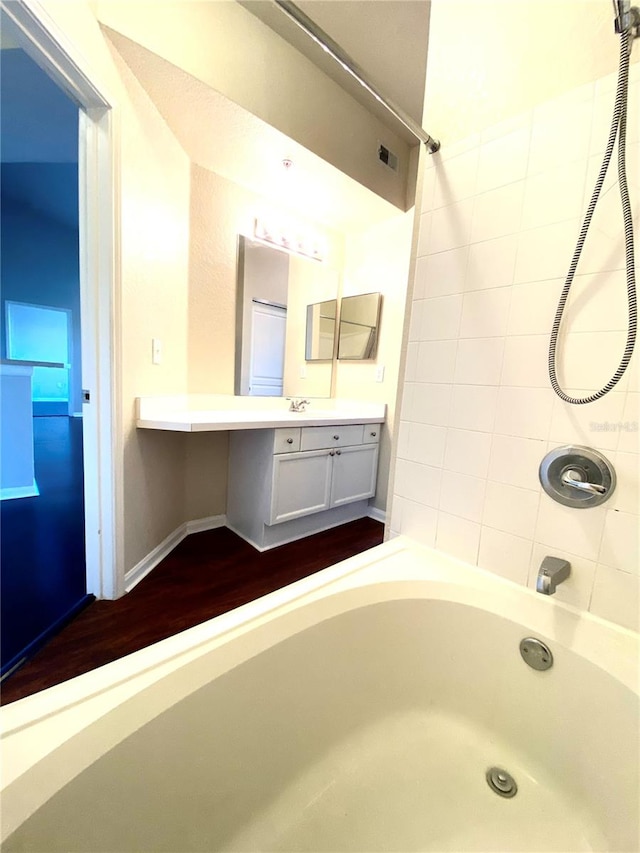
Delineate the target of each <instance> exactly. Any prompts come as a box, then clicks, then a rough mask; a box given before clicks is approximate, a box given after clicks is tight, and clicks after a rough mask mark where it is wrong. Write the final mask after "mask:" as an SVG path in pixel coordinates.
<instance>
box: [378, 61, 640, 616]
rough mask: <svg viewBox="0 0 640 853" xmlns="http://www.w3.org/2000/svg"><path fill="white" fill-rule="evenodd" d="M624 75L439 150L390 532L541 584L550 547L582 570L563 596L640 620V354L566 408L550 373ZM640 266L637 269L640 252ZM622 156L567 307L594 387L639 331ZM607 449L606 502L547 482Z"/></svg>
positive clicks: (425, 228)
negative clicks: (556, 455) (553, 461)
mask: <svg viewBox="0 0 640 853" xmlns="http://www.w3.org/2000/svg"><path fill="white" fill-rule="evenodd" d="M614 87H615V80H614V78H613V77H607V78H605V79H603V80H599V81H597V82H596V83H594V84H592V85H588V86H582V87H580V88H579V89H577V90H575V91H574V92H569V93H568V94H566V95H563V96H562V97H560V98H557V99H555V100H554V101H551V102H548V103H545V104H543V105H541V106H540V107H537V108H536V109H534V110H532V111H531V112H529V113H526V114H522V115H519V116H516V117H514V118H513V119H511V120H509V121H506V122H502V123H501V124H500V125H498V126H496V127H494V128H487V129H486V130H485V131H484V132H483V133H482V134H481V135H480V134H476V135H475V136H474V137H473V138H469V139H466V140H462V141H461V142H460V143H456V145H455V146H452V147H451V148H450V149H449V150H447V149H446V148H444V149H443V150H442V151H441V152H440V153H439V154H437V155H435V156H434V157H433V158H431V160H430V162H429V164H428V166H427V171H426V174H425V181H424V193H423V212H422V216H421V223H420V228H421V230H420V237H419V241H418V258H417V263H416V284H415V291H414V302H413V305H412V323H411V332H410V343H409V349H408V359H407V368H406V375H405V385H404V394H403V409H402V430H401V440H400V445H399V449H398V459H397V463H396V481H395V482H396V484H395V496H394V504H393V513H392V521H391V528H392V532H393V533H404V534H407V535H409V536H412V537H414V538H416V539H418V540H420V541H421V542H423V543H425V544H428V545H435V547H437V548H439V549H441V550H444V551H447V552H448V553H451V554H453V555H455V556H458V557H461V558H463V559H465V560H468V561H470V562H472V563H475V564H477V565H479V566H481V567H482V568H484V569H488V570H490V571H494V572H496V573H497V574H500V575H502V576H504V577H507V578H510V579H511V580H513V581H515V582H517V583H521V584H528V585H529V586H530V587H531V586H535V577H536V573H537V570H538V566H539V565H540V562H541V561H542V559H543V557H544V556H545V555H546V554H555V555H557V556H561V557H566V558H567V559H569V560H570V561H571V562H572V565H573V574H572V576H571V578H570V580H569V581H567V582H566V584H563V585H562V586H561V587H560V588H559V590H558V592H557V593H556V595H557V600H559V601H564V602H565V603H567V604H570V605H572V606H574V607H577V608H579V609H582V610H590V611H592V612H593V613H595V614H596V615H599V616H602V617H603V618H606V619H611V620H613V621H616V622H619V623H620V624H622V625H625V626H627V627H631V628H636V629H637V628H638V612H639V611H638V591H639V584H640V569H639V566H638V562H639V558H638V537H639V518H638V480H639V473H638V472H639V465H640V446H639V435H640V434H639V433H638V422H639V420H640V402H639V396H640V395H638V393H637V391H638V367H637V365H638V360H639V358H640V357H639V356H638V353H637V352H636V354H635V355H634V358H633V363H632V366H631V368H630V370H628V371H627V374H626V375H625V377H623V379H622V381H621V382H620V383H619V384H618V385H617V386H616V389H615V391H613V392H612V393H610V394H608V395H607V396H606V397H604V398H603V399H601V400H599V401H598V402H596V403H593V404H590V405H586V406H570V405H568V404H566V403H563V402H562V401H561V400H560V399H559V398H558V397H556V396H555V394H554V393H553V391H552V390H551V388H550V386H549V379H548V375H547V350H548V344H549V332H550V329H551V324H552V321H553V317H554V314H555V309H556V305H557V301H558V296H559V293H560V290H561V288H562V285H563V281H564V275H565V273H566V270H567V267H568V265H569V262H570V259H571V256H572V253H573V250H574V246H575V241H576V236H577V233H578V230H579V228H580V223H581V217H582V215H583V211H584V209H585V207H586V204H587V203H588V200H589V198H590V195H591V192H592V188H593V183H594V179H595V175H597V173H598V170H599V168H600V162H601V153H602V151H603V149H604V145H605V142H606V137H607V132H608V127H609V122H610V116H611V109H612V103H613V92H614ZM639 106H640V64H636V65H633V66H632V69H631V91H630V98H629V118H628V158H627V164H628V178H629V184H630V190H631V193H632V201H633V205H634V220H635V224H636V233H637V223H638V222H639V221H640V141H639V140H640V111H639ZM636 266H637V264H636ZM625 298H626V297H625V275H624V251H623V243H622V224H621V215H620V206H619V199H618V196H617V192H616V188H615V163H614V164H612V167H611V168H610V172H609V174H608V176H607V179H606V181H605V185H604V189H603V195H602V200H601V202H600V203H599V204H598V207H597V208H596V215H595V217H594V221H593V224H592V227H591V230H590V232H589V238H588V240H587V246H586V248H585V252H584V257H583V259H582V261H581V263H580V266H579V267H578V274H577V276H576V279H575V285H574V290H573V292H572V296H571V299H570V301H569V303H568V306H567V311H566V318H565V322H564V325H563V335H562V339H561V348H560V358H559V366H560V371H559V372H560V376H561V379H562V381H563V382H564V383H565V384H566V385H567V387H568V390H569V392H570V393H575V394H577V395H584V394H585V393H587V392H590V391H593V390H596V389H597V388H598V387H599V386H600V385H601V384H604V382H605V381H607V380H608V378H609V377H610V376H611V374H612V373H613V371H614V370H615V368H616V367H617V364H618V361H619V359H620V356H621V353H622V350H623V347H624V340H625V335H626V322H627V319H626V302H625ZM569 443H572V444H584V445H589V446H591V447H595V448H597V449H599V450H601V451H602V452H603V453H604V454H605V455H606V456H608V458H609V459H610V460H611V461H612V462H613V464H614V466H615V468H616V471H617V474H618V487H617V490H616V492H615V494H614V495H613V497H612V498H611V500H610V501H609V502H607V503H605V504H603V505H602V507H600V508H597V509H593V510H575V509H568V508H566V507H563V506H560V505H559V504H557V503H554V502H553V501H552V500H551V499H550V498H549V497H548V496H547V495H546V494H545V493H544V492H543V491H542V490H541V488H540V484H539V482H538V477H537V471H538V466H539V464H540V461H541V459H542V457H543V456H544V454H545V453H546V452H547V451H548V450H550V449H551V448H553V447H558V446H559V445H562V444H569Z"/></svg>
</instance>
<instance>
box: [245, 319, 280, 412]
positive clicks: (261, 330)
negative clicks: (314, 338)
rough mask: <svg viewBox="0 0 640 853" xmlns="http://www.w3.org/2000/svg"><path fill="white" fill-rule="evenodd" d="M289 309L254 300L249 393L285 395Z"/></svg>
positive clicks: (266, 395)
mask: <svg viewBox="0 0 640 853" xmlns="http://www.w3.org/2000/svg"><path fill="white" fill-rule="evenodd" d="M286 325H287V309H286V308H283V307H280V306H278V305H267V304H264V303H262V302H254V303H253V305H252V309H251V356H250V368H249V371H250V372H249V395H250V396H251V397H281V396H282V386H283V381H284V341H285V334H286Z"/></svg>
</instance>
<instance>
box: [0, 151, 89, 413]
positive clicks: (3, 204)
mask: <svg viewBox="0 0 640 853" xmlns="http://www.w3.org/2000/svg"><path fill="white" fill-rule="evenodd" d="M0 179H1V182H2V183H1V185H0V186H1V193H0V215H1V216H2V263H1V267H0V273H1V281H2V312H1V313H2V318H1V337H2V347H3V348H2V357H3V358H4V357H6V349H5V347H6V311H5V302H6V300H10V301H15V302H28V303H31V304H34V305H50V306H53V307H54V308H69V309H71V312H72V318H73V321H72V322H73V333H72V346H73V351H72V358H71V375H70V386H71V410H72V411H74V412H81V411H82V371H81V338H80V272H79V261H78V226H77V220H78V201H77V199H78V168H77V166H76V165H75V164H69V163H3V164H2V172H1V176H0ZM29 183H32V184H34V185H37V186H38V191H39V192H41V193H42V194H43V195H46V196H47V197H48V198H50V199H53V198H59V199H60V203H61V206H64V207H65V208H69V209H71V208H73V209H75V220H76V224H75V228H73V227H70V226H69V225H68V224H66V223H63V222H62V221H56V220H55V219H53V218H51V217H50V216H48V215H46V214H45V213H44V212H42V211H40V210H37V209H35V208H34V207H33V206H32V205H31V204H29V203H26V202H25V201H23V200H20V195H21V194H22V189H23V187H24V186H25V185H27V186H28V185H29ZM29 195H30V194H29V193H28V192H24V196H29ZM31 197H33V194H31ZM68 213H69V211H67V214H66V215H65V217H64V218H65V220H66V221H67V222H68V221H69V215H68Z"/></svg>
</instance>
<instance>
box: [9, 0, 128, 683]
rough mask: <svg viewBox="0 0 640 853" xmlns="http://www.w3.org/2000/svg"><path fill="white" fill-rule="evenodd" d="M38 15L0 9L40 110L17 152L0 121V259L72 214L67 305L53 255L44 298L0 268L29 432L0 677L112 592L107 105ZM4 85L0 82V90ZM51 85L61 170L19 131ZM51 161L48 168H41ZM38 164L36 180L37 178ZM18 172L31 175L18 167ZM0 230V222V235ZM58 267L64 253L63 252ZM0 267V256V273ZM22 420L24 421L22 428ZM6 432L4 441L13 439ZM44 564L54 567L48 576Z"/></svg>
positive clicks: (34, 243) (27, 250)
mask: <svg viewBox="0 0 640 853" xmlns="http://www.w3.org/2000/svg"><path fill="white" fill-rule="evenodd" d="M40 14H41V13H40V12H39V11H38V10H36V9H34V8H33V4H30V3H26V2H22V0H13V2H10V3H5V2H2V3H0V15H1V17H2V20H1V24H2V48H3V51H2V53H3V65H4V64H5V63H4V58H5V56H4V54H5V49H8V50H9V51H11V52H12V53H13V57H14V60H15V61H18V62H20V63H23V65H24V66H25V67H28V68H29V69H30V71H29V73H32V74H33V75H35V76H37V75H38V74H39V75H41V79H42V80H43V82H44V85H45V87H46V86H48V87H49V89H48V92H47V94H46V95H45V96H44V102H43V101H42V99H41V100H40V102H39V103H38V104H37V105H36V108H33V104H32V108H31V109H30V110H27V111H25V115H23V120H24V121H27V122H29V121H31V122H32V125H31V128H30V132H28V133H27V141H26V142H24V140H23V141H20V140H19V139H18V138H17V135H14V134H13V133H12V134H6V133H5V130H6V128H7V126H11V128H12V131H13V130H15V131H16V134H17V123H16V122H12V123H11V125H8V122H7V114H6V112H5V111H4V110H3V113H4V114H3V125H4V126H3V140H2V141H3V155H4V154H5V153H6V152H5V148H6V147H7V146H9V145H10V144H14V146H15V150H14V152H13V155H12V157H11V158H9V157H4V156H3V159H4V160H7V161H10V162H11V165H12V166H14V165H15V169H14V170H13V171H14V173H13V174H12V176H11V180H10V181H8V182H7V184H6V185H5V182H4V180H3V190H4V189H5V186H6V187H7V188H8V189H9V190H11V192H12V193H13V199H12V200H11V204H13V205H14V207H13V212H15V209H16V207H15V201H16V194H17V195H18V196H19V201H20V202H21V213H22V214H24V216H25V217H26V218H27V219H29V218H30V224H29V225H28V226H27V227H26V228H25V229H24V231H23V236H24V237H25V241H24V245H21V247H20V252H18V251H17V247H16V246H12V245H11V242H10V241H7V242H5V239H4V238H5V234H4V233H3V244H4V245H3V249H4V248H5V246H7V245H8V246H11V247H12V248H14V249H16V251H14V252H13V262H22V263H24V264H26V265H28V264H29V262H30V261H32V260H33V257H35V256H36V255H38V256H39V257H40V258H42V257H44V256H45V252H44V244H46V243H47V234H48V229H49V230H50V229H51V228H54V230H55V228H56V227H58V226H60V228H62V227H64V228H65V230H66V231H67V232H68V231H69V228H68V227H67V226H68V225H69V222H64V219H65V217H69V216H71V217H72V218H73V217H75V221H76V228H75V234H74V236H73V237H72V239H71V241H70V242H72V243H73V245H74V252H73V262H72V263H71V265H70V266H71V267H73V268H74V270H75V284H76V293H77V298H76V301H75V303H74V304H73V305H71V306H69V305H61V304H60V299H59V298H58V296H59V295H58V296H56V297H55V298H53V292H54V290H55V288H53V289H51V290H49V298H48V296H47V290H46V287H47V283H48V284H49V285H51V283H52V280H53V278H54V277H55V275H54V271H55V270H56V269H58V270H59V265H57V264H54V263H53V260H54V258H53V257H52V258H51V259H50V261H49V263H48V264H46V263H44V264H43V266H42V268H41V269H40V270H39V272H38V274H37V276H36V278H37V279H38V280H39V286H40V287H41V289H42V290H43V291H44V292H41V293H39V294H38V296H37V298H33V296H32V295H29V294H28V293H26V292H19V293H18V294H16V293H15V292H13V293H12V294H11V298H10V299H8V300H6V299H5V297H6V296H7V294H6V292H5V288H4V285H5V274H8V268H5V269H3V302H5V303H6V302H7V301H8V302H9V303H11V304H9V305H7V304H5V305H3V310H2V337H3V341H2V352H1V353H0V355H1V356H2V360H3V364H2V374H3V376H2V379H3V381H2V386H3V395H4V393H5V389H6V388H10V390H11V392H12V393H14V392H15V394H16V396H15V399H17V400H20V401H21V404H22V405H24V400H25V394H24V393H23V389H22V385H27V384H28V389H29V393H28V395H26V400H27V405H28V407H29V409H30V411H29V415H30V417H29V419H28V421H29V424H30V428H31V430H32V435H31V436H30V437H28V438H29V439H30V440H27V441H23V450H24V449H25V448H27V449H30V453H31V457H32V461H31V465H32V471H33V472H34V476H33V482H32V486H31V493H30V494H29V496H26V493H24V495H20V494H15V495H13V496H9V499H7V500H3V501H0V509H1V510H2V514H3V519H2V520H3V527H2V548H3V558H4V559H3V563H2V573H3V576H2V584H3V590H2V591H3V620H2V623H3V624H2V628H3V644H2V675H3V677H6V675H8V674H10V673H11V671H13V670H14V669H15V668H16V667H17V666H19V665H20V664H21V662H22V660H23V659H24V658H26V657H29V656H30V655H31V654H32V653H34V652H35V651H37V649H38V648H39V647H40V645H42V644H43V643H44V642H45V641H46V640H47V639H48V638H49V637H50V636H51V635H52V634H53V633H55V631H56V630H58V629H59V628H60V627H61V626H62V624H64V622H65V621H66V620H67V619H69V618H70V617H71V616H73V615H74V613H75V612H77V610H78V609H79V608H81V607H82V606H83V605H84V604H85V603H86V601H87V600H88V599H90V598H93V597H94V596H95V597H99V598H113V597H117V595H118V594H122V588H121V587H122V582H121V581H120V582H119V578H120V577H121V576H122V574H123V572H122V565H121V561H120V559H119V557H120V553H121V545H120V539H121V531H120V529H119V528H118V530H116V527H117V525H116V518H117V517H118V513H119V511H120V506H121V500H120V491H119V489H120V483H119V478H118V477H117V476H116V475H115V472H114V456H116V458H119V457H118V451H119V445H118V442H117V441H116V440H115V435H116V432H115V429H114V425H115V423H116V422H117V421H116V417H117V406H116V401H117V393H116V391H117V381H116V380H117V372H116V369H115V368H116V365H115V364H113V363H112V356H111V353H112V349H113V344H112V342H113V329H112V320H111V317H112V310H113V300H114V290H115V285H116V272H117V269H118V264H117V255H116V254H115V252H114V248H115V242H114V231H115V228H114V224H113V218H114V217H113V213H114V209H115V207H116V204H115V198H114V189H113V176H112V132H111V116H110V105H109V103H108V101H107V100H106V99H105V98H104V97H103V96H102V95H101V94H100V93H99V90H98V89H97V88H96V86H95V84H94V82H93V81H91V80H90V79H89V78H88V77H87V76H86V75H85V74H84V73H83V72H82V70H81V66H82V59H81V58H80V57H77V56H71V55H70V54H69V52H68V51H69V50H71V51H72V52H73V51H74V48H73V46H71V45H69V42H68V39H67V38H66V35H65V33H63V32H62V31H59V30H57V27H56V24H55V22H54V21H53V20H52V19H51V18H50V17H49V16H46V22H45V21H44V20H42V19H41V18H40V17H39V15H40ZM42 14H44V13H42ZM62 43H64V44H65V45H66V46H67V49H66V50H63V48H62V47H61V44H62ZM29 63H30V64H29ZM3 71H5V69H4V68H3ZM9 79H10V78H8V77H7V75H6V74H5V73H3V75H2V84H3V88H5V87H6V85H7V83H8V81H9ZM51 87H53V89H54V90H55V97H56V98H58V99H59V103H62V101H63V100H66V101H67V103H68V107H69V110H70V113H71V114H72V115H73V116H74V120H73V131H72V132H73V135H74V138H75V151H74V157H73V162H71V158H67V159H64V158H60V157H58V159H57V160H54V159H53V158H49V159H48V160H47V159H45V158H42V159H41V160H40V161H38V159H37V158H36V157H34V146H35V144H36V143H37V142H41V141H43V140H41V139H40V138H39V134H38V133H34V132H33V122H34V120H35V119H36V118H38V119H40V118H42V115H43V114H44V113H46V112H47V109H46V108H47V106H49V101H50V99H51V98H52V88H51ZM3 94H4V93H3ZM41 98H42V96H41ZM4 106H5V104H3V107H4ZM14 106H15V105H14ZM24 121H23V123H24ZM67 129H68V126H67ZM45 135H46V137H47V138H46V140H44V141H47V142H48V143H49V145H50V146H54V148H55V150H56V151H57V152H58V154H59V152H60V150H62V149H63V148H64V143H65V142H68V135H67V130H65V129H64V128H63V125H62V123H61V122H57V121H56V122H55V123H54V124H53V125H50V126H49V128H48V132H47V133H46V134H45ZM56 146H57V147H56ZM16 152H18V153H16ZM19 152H21V153H19ZM52 163H55V164H56V165H57V166H59V167H60V168H59V169H57V170H55V169H54V170H51V169H50V168H49V167H50V166H51V164H52ZM45 165H46V167H47V168H48V175H46V176H45V175H43V171H42V169H43V167H44V166H45ZM31 166H37V167H38V168H39V170H40V171H39V172H38V169H35V170H30V167H31ZM3 172H4V165H3ZM3 178H4V174H3ZM18 190H20V192H18ZM56 198H58V199H60V198H62V199H63V203H62V204H61V205H60V207H59V209H58V210H57V211H56V212H55V213H56V215H55V216H53V215H52V214H53V211H52V209H51V204H52V201H53V200H55V199H56ZM4 202H5V199H4V197H3V204H4ZM7 203H8V202H7ZM56 217H57V222H55V223H54V225H52V220H55V219H56ZM5 222H6V220H5V217H4V211H3V231H4V226H5ZM43 222H46V223H47V224H46V225H43ZM71 230H73V229H71ZM61 234H62V231H61V230H60V229H59V230H58V231H56V239H54V240H51V241H49V242H50V244H51V247H52V251H53V254H54V255H55V253H56V251H57V250H59V249H60V246H61V245H62V243H64V240H62V241H61V239H59V238H60V235H61ZM49 236H50V235H49ZM10 254H11V253H10ZM20 255H21V257H20ZM66 257H67V259H69V258H70V257H71V254H70V253H66ZM4 260H5V253H4V252H3V266H4ZM57 260H59V258H58V259H57ZM11 275H13V272H12V273H11ZM73 278H74V272H73V270H72V271H70V268H69V267H67V269H66V270H65V271H64V272H63V273H62V274H61V275H60V279H64V280H65V282H66V284H67V285H68V283H69V279H73ZM6 280H8V278H7V279H6ZM82 328H85V329H90V330H91V334H86V335H81V329H82ZM29 330H30V331H29ZM45 338H48V339H49V340H48V342H49V344H50V345H52V347H53V348H47V349H46V351H45V350H43V349H42V346H41V345H43V343H44V339H45ZM38 346H41V348H40V350H38ZM29 347H31V349H30V348H29ZM54 350H55V352H54ZM36 370H38V371H39V372H38V373H36ZM34 373H35V377H34ZM5 378H7V381H5ZM3 409H4V410H5V411H4V412H3V423H2V433H3V436H2V437H3V461H4V458H5V456H9V453H8V451H7V452H5V445H8V444H9V441H7V442H5V441H4V439H5V437H6V436H9V438H11V439H12V436H11V432H12V430H11V428H5V427H7V424H6V423H5V414H6V412H7V411H8V410H7V409H6V407H3ZM6 420H7V421H8V420H9V419H8V418H7V419H6ZM23 421H24V423H25V424H26V422H27V421H26V419H23ZM19 432H20V431H19V430H17V429H14V430H13V433H14V434H16V435H17V434H19ZM12 440H13V439H12ZM44 451H46V453H44V455H43V452H44ZM39 454H40V458H39ZM45 457H46V458H45ZM83 457H84V464H83ZM3 467H4V466H3ZM21 505H22V506H21ZM55 564H58V565H59V566H60V567H62V571H63V577H62V579H61V577H60V573H59V572H58V571H57V569H55ZM7 636H8V640H7Z"/></svg>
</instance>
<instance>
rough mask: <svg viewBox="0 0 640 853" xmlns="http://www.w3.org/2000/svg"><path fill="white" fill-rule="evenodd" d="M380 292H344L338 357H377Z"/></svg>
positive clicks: (357, 359) (361, 358)
mask: <svg viewBox="0 0 640 853" xmlns="http://www.w3.org/2000/svg"><path fill="white" fill-rule="evenodd" d="M381 305H382V294H380V293H363V294H360V295H359V296H346V297H345V298H344V299H343V300H342V301H341V302H340V335H339V338H338V358H340V359H351V360H353V361H363V360H366V359H371V358H375V357H376V351H377V348H378V326H379V322H380V307H381Z"/></svg>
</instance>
